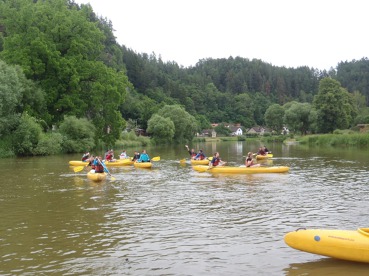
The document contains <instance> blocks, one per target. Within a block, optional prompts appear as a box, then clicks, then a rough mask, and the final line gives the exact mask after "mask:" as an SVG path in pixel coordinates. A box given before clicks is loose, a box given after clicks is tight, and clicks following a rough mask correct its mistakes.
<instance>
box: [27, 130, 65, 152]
mask: <svg viewBox="0 0 369 276" xmlns="http://www.w3.org/2000/svg"><path fill="white" fill-rule="evenodd" d="M62 143H63V136H62V135H61V134H60V133H57V132H47V133H42V134H41V136H40V140H39V141H38V143H37V147H36V148H35V149H34V151H33V154H34V155H51V154H57V153H61V152H62Z"/></svg>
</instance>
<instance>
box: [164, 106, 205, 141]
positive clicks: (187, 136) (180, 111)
mask: <svg viewBox="0 0 369 276" xmlns="http://www.w3.org/2000/svg"><path fill="white" fill-rule="evenodd" d="M157 114H158V115H160V116H162V117H164V118H170V119H171V120H172V122H173V123H174V126H175V132H174V137H173V139H174V140H175V141H177V142H183V141H191V140H192V139H193V137H194V135H195V133H196V130H197V129H198V125H197V122H196V119H195V117H193V116H192V115H190V114H189V113H188V112H187V111H186V110H185V109H184V108H183V107H181V106H179V105H166V106H164V107H163V108H161V109H160V110H159V111H158V113H157Z"/></svg>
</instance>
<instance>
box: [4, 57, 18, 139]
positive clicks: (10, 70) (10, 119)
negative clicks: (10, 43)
mask: <svg viewBox="0 0 369 276" xmlns="http://www.w3.org/2000/svg"><path fill="white" fill-rule="evenodd" d="M23 91H24V87H23V86H22V83H21V82H20V80H19V78H18V74H17V71H16V68H15V66H8V65H7V64H6V63H5V62H3V61H1V60H0V136H1V135H2V134H7V133H9V131H10V130H12V129H14V128H15V127H16V125H17V124H18V121H19V118H20V114H19V112H17V107H18V106H19V105H20V103H21V100H22V95H23Z"/></svg>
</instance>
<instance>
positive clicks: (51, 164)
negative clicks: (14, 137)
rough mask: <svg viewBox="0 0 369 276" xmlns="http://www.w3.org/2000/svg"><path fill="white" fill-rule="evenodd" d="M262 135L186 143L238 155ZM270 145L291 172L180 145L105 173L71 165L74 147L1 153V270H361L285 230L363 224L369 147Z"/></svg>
mask: <svg viewBox="0 0 369 276" xmlns="http://www.w3.org/2000/svg"><path fill="white" fill-rule="evenodd" d="M259 146H260V145H259V144H258V143H257V142H248V141H246V142H212V143H200V144H195V145H193V147H194V148H195V149H196V150H198V149H200V148H202V149H204V152H205V153H206V154H207V155H209V156H210V155H212V153H213V152H215V151H219V152H220V155H221V157H222V159H223V160H226V161H228V164H229V165H237V166H238V165H242V164H243V163H244V160H245V158H244V156H245V155H246V154H247V152H248V151H250V150H251V151H252V150H254V151H255V149H257V148H258V147H259ZM267 146H268V148H269V149H270V150H272V151H273V154H274V158H273V159H272V160H270V161H268V162H267V163H266V165H268V166H270V165H275V166H289V167H290V171H289V172H288V173H281V174H252V175H212V174H211V173H208V172H205V173H199V172H195V171H193V169H192V167H191V166H190V165H189V164H188V163H185V164H181V163H180V162H179V160H180V159H182V158H185V157H188V153H187V152H186V150H185V147H184V146H183V145H181V146H169V147H168V146H167V147H148V148H147V151H148V153H149V155H150V156H151V157H154V156H160V158H161V160H160V161H158V162H155V163H154V164H153V168H152V169H135V168H134V167H132V166H128V167H118V168H112V167H110V168H109V169H110V172H111V174H112V176H113V177H114V179H115V181H112V180H111V178H110V177H108V178H107V180H106V181H104V182H102V183H94V182H91V181H90V180H88V179H87V177H86V171H82V172H78V173H75V172H74V171H73V170H72V169H71V168H70V167H69V165H68V161H69V160H79V159H80V157H81V156H80V155H58V156H47V157H32V158H14V159H0V164H1V167H2V168H3V170H2V175H1V184H0V188H1V193H0V208H1V213H0V221H1V224H0V241H1V243H0V253H1V254H0V275H222V276H224V275H347V273H352V274H354V275H367V273H368V270H369V265H368V264H361V263H354V262H345V261H339V260H334V259H331V258H326V257H323V256H319V255H313V254H310V253H305V252H301V251H297V250H295V249H292V248H290V247H288V246H287V245H286V244H285V243H284V241H283V237H284V235H285V234H286V233H288V232H290V231H294V230H296V229H297V228H302V227H304V228H327V229H347V230H355V229H356V228H358V227H368V226H369V225H368V215H367V214H366V213H367V206H368V203H367V202H368V198H369V185H368V182H369V181H368V180H369V171H368V165H369V158H368V156H369V149H364V150H358V149H355V148H351V149H350V148H317V147H313V148H309V147H307V146H303V145H283V144H277V143H276V144H270V145H269V144H268V145H267ZM127 151H128V153H130V154H132V152H133V150H131V149H128V150H127ZM99 154H103V152H100V153H99ZM115 154H116V155H119V152H116V153H115Z"/></svg>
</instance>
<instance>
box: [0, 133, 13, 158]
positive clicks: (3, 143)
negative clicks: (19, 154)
mask: <svg viewBox="0 0 369 276" xmlns="http://www.w3.org/2000/svg"><path fill="white" fill-rule="evenodd" d="M1 138H2V139H0V158H6V157H14V156H15V153H14V151H13V149H12V137H11V136H10V135H6V136H2V137H1Z"/></svg>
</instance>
